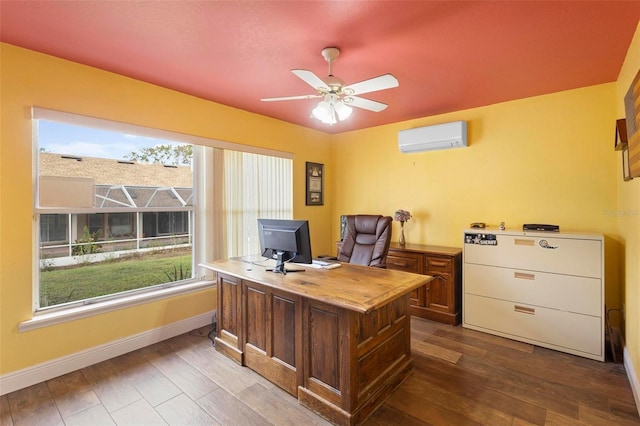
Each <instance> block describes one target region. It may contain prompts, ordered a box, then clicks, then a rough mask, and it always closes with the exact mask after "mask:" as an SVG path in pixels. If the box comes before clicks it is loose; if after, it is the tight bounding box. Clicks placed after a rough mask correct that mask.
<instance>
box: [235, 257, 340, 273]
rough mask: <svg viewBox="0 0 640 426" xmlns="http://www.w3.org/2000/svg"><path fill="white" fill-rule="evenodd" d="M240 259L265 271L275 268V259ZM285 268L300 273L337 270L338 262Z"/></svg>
mask: <svg viewBox="0 0 640 426" xmlns="http://www.w3.org/2000/svg"><path fill="white" fill-rule="evenodd" d="M238 259H241V260H243V261H245V262H247V261H248V262H250V263H251V264H252V265H255V266H262V267H264V268H265V269H272V268H275V267H276V260H275V259H265V258H264V257H259V256H255V257H254V256H251V259H249V256H245V257H243V258H238ZM284 266H285V268H286V269H287V270H288V271H300V270H304V269H305V268H311V269H334V268H339V267H340V262H335V261H324V260H316V259H314V260H313V263H293V262H285V264H284Z"/></svg>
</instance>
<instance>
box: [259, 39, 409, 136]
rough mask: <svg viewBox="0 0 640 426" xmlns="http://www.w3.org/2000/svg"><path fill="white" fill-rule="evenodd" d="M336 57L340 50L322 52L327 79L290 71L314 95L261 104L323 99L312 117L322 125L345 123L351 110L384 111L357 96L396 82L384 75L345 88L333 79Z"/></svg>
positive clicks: (275, 99)
mask: <svg viewBox="0 0 640 426" xmlns="http://www.w3.org/2000/svg"><path fill="white" fill-rule="evenodd" d="M339 54H340V50H339V49H338V48H336V47H327V48H324V49H322V56H323V57H324V59H325V60H326V61H327V62H328V63H329V75H328V76H327V77H325V78H323V79H321V78H320V77H318V76H317V75H315V74H314V73H313V72H311V71H308V70H299V69H294V70H291V72H292V73H293V74H295V75H296V76H297V77H299V78H300V79H302V80H303V81H304V82H305V83H307V84H308V85H309V86H311V87H313V88H314V89H315V90H316V91H317V93H316V94H313V95H300V96H284V97H278V98H262V99H261V100H262V101H266V102H271V101H291V100H297V99H318V98H322V99H323V100H322V101H321V102H320V103H318V106H316V108H314V110H313V111H312V114H313V116H314V117H316V118H317V119H319V120H320V121H322V122H323V123H325V124H329V125H333V124H335V123H337V120H338V119H339V120H340V121H343V120H346V119H347V118H348V117H349V116H350V115H351V111H352V110H351V107H352V106H354V107H356V108H362V109H366V110H369V111H373V112H380V111H382V110H384V109H385V108H386V107H387V104H384V103H382V102H377V101H372V100H370V99H365V98H361V97H359V96H356V95H361V94H363V93H369V92H375V91H377V90H384V89H391V88H393V87H398V85H399V83H398V79H396V78H395V77H394V76H393V75H391V74H383V75H381V76H378V77H374V78H371V79H368V80H363V81H360V82H358V83H353V84H348V85H345V84H344V82H343V81H342V80H341V79H339V78H338V77H336V76H334V75H333V67H332V64H333V62H334V61H335V60H336V58H337V57H338V55H339Z"/></svg>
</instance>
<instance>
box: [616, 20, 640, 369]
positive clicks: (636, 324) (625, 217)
mask: <svg viewBox="0 0 640 426" xmlns="http://www.w3.org/2000/svg"><path fill="white" fill-rule="evenodd" d="M638 72H640V23H639V24H638V27H637V28H636V33H635V36H634V38H633V40H632V42H631V46H630V47H629V50H628V52H627V58H626V60H625V62H624V65H623V67H622V70H621V71H620V75H619V76H618V85H617V94H616V101H617V116H616V118H624V116H625V112H624V95H625V94H626V93H627V90H629V86H630V85H631V82H632V81H633V79H634V77H635V76H636V74H637V73H638ZM617 160H618V171H617V172H616V175H617V176H618V177H619V176H622V161H621V160H620V158H619V157H618V159H617ZM616 184H617V187H616V188H617V194H618V211H619V212H620V215H619V216H618V229H619V233H620V240H621V242H622V244H624V247H625V249H624V263H623V265H624V266H623V268H622V269H621V270H622V276H623V279H624V282H625V283H626V285H625V292H624V303H625V317H626V318H625V337H626V347H627V351H628V353H629V358H630V359H631V362H632V364H633V365H634V368H635V371H636V374H639V375H640V264H639V263H638V258H639V256H638V253H640V178H635V179H633V180H632V181H629V182H624V181H623V180H622V179H616ZM638 380H639V381H640V377H639V378H638Z"/></svg>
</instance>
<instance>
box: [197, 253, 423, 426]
mask: <svg viewBox="0 0 640 426" xmlns="http://www.w3.org/2000/svg"><path fill="white" fill-rule="evenodd" d="M207 267H208V268H210V269H212V270H214V271H216V273H217V277H218V318H219V320H218V330H217V337H216V348H217V349H218V350H219V351H221V352H223V353H225V354H226V355H228V356H229V357H231V358H232V359H234V360H236V361H237V362H238V363H240V364H242V365H246V366H247V367H249V368H251V369H253V370H254V371H256V372H258V373H260V374H261V375H262V376H264V377H265V378H267V379H269V380H270V381H272V382H273V383H275V384H276V385H278V386H280V387H281V388H283V389H284V390H286V391H287V392H289V393H290V394H292V395H294V396H296V397H298V398H299V400H300V403H301V404H303V405H305V406H306V407H308V408H310V409H312V410H314V411H316V412H317V413H319V414H320V415H322V416H323V417H325V418H327V419H329V420H330V421H332V422H333V423H336V424H346V425H351V424H358V423H361V422H362V421H364V420H365V419H366V418H367V416H368V415H369V414H371V412H373V411H374V410H375V409H376V408H377V407H378V406H379V405H380V404H382V402H384V400H385V399H386V398H387V397H388V396H389V394H390V393H391V392H392V391H393V390H394V389H395V388H396V387H397V386H398V385H399V384H400V383H401V382H402V380H403V379H404V378H405V377H406V376H407V375H408V374H409V373H410V371H411V368H412V359H411V346H410V337H411V336H410V318H409V293H410V292H411V291H412V290H414V289H415V288H418V287H420V286H422V285H424V284H425V283H426V282H428V281H429V280H430V279H431V277H429V276H425V275H418V274H411V273H406V272H402V271H391V270H384V269H378V268H369V267H363V266H355V265H348V264H344V265H342V266H341V267H340V268H336V269H331V270H316V269H308V270H306V271H305V272H299V273H290V274H287V275H281V274H274V273H272V272H267V271H264V270H263V269H262V268H260V267H257V266H256V265H255V264H252V263H248V262H242V261H239V260H224V261H219V262H215V263H212V264H208V265H207Z"/></svg>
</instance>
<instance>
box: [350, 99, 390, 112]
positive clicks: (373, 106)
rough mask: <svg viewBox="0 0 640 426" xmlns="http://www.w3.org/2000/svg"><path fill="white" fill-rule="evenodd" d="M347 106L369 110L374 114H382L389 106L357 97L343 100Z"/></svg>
mask: <svg viewBox="0 0 640 426" xmlns="http://www.w3.org/2000/svg"><path fill="white" fill-rule="evenodd" d="M342 102H343V103H344V104H345V105H349V106H354V107H356V108H362V109H368V110H369V111H373V112H380V111H382V110H384V109H385V108H387V106H388V105H387V104H383V103H382V102H378V101H372V100H370V99H365V98H359V97H357V96H348V97H346V98H343V99H342Z"/></svg>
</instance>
